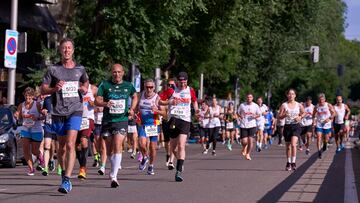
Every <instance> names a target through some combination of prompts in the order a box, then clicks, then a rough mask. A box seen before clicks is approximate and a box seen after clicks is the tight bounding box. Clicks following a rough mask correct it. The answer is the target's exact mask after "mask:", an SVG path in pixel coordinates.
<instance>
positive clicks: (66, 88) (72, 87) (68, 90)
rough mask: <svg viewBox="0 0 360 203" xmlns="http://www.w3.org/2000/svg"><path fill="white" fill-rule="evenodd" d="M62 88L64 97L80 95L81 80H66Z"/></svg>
mask: <svg viewBox="0 0 360 203" xmlns="http://www.w3.org/2000/svg"><path fill="white" fill-rule="evenodd" d="M61 90H62V96H63V98H71V97H78V96H79V92H78V90H79V82H78V81H68V82H65V83H64V85H63V87H62V89H61Z"/></svg>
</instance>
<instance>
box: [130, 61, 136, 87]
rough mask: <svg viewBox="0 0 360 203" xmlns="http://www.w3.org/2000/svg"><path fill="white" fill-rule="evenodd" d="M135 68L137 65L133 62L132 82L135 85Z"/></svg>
mask: <svg viewBox="0 0 360 203" xmlns="http://www.w3.org/2000/svg"><path fill="white" fill-rule="evenodd" d="M135 70H136V65H135V63H132V64H131V83H132V84H133V85H134V86H135Z"/></svg>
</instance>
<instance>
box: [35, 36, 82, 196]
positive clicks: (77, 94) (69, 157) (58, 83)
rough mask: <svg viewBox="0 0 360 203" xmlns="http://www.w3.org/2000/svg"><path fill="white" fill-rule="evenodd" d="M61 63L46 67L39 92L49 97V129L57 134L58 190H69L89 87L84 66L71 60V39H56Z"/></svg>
mask: <svg viewBox="0 0 360 203" xmlns="http://www.w3.org/2000/svg"><path fill="white" fill-rule="evenodd" d="M60 53H61V62H60V63H58V64H56V65H54V66H51V67H49V69H48V70H47V72H46V74H45V76H44V78H43V84H42V85H41V92H42V94H51V97H52V105H53V112H52V126H51V127H52V129H53V130H54V132H56V134H57V135H58V141H59V150H58V156H57V157H58V161H59V164H60V166H61V168H62V170H63V171H62V182H61V185H60V187H59V190H58V191H59V192H61V193H69V192H70V191H71V189H72V184H71V182H70V177H71V173H72V170H73V168H74V164H75V142H76V136H77V133H78V131H79V130H80V126H81V119H82V96H81V94H85V93H86V92H87V89H88V87H89V79H88V76H87V74H86V71H85V68H84V67H83V66H81V65H78V64H76V63H75V61H74V60H73V54H74V42H73V41H72V40H71V39H69V38H65V39H63V40H62V41H61V42H60Z"/></svg>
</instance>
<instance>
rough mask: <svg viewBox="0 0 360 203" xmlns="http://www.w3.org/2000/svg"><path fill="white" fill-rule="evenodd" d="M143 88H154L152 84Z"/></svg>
mask: <svg viewBox="0 0 360 203" xmlns="http://www.w3.org/2000/svg"><path fill="white" fill-rule="evenodd" d="M145 88H147V89H152V88H154V86H146V87H145Z"/></svg>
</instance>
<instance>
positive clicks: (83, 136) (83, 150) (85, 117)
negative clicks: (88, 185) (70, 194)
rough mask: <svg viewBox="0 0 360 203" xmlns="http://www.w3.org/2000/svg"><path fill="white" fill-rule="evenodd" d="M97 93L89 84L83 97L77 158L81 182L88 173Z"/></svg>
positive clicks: (94, 87)
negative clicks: (87, 165) (90, 140)
mask: <svg viewBox="0 0 360 203" xmlns="http://www.w3.org/2000/svg"><path fill="white" fill-rule="evenodd" d="M96 92H97V87H96V86H94V85H90V84H89V87H88V91H87V93H86V94H85V95H83V114H82V120H81V126H80V131H79V133H78V135H77V139H76V157H77V159H78V161H79V165H80V169H79V175H78V178H79V179H80V180H85V179H86V172H87V168H86V162H87V156H88V152H89V151H88V146H89V138H90V136H91V134H92V132H93V130H94V129H95V125H94V120H95V114H94V109H95V104H94V102H95V96H96ZM95 156H96V155H95Z"/></svg>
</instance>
